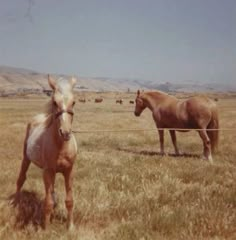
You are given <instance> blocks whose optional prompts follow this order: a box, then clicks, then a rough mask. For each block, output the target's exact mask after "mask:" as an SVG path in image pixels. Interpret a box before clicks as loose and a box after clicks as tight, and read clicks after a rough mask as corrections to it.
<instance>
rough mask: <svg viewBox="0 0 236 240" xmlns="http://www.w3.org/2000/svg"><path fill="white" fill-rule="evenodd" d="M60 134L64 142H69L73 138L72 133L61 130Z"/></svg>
mask: <svg viewBox="0 0 236 240" xmlns="http://www.w3.org/2000/svg"><path fill="white" fill-rule="evenodd" d="M59 134H60V136H61V137H62V139H63V140H64V141H69V140H70V138H71V132H67V131H66V132H63V131H62V130H61V129H59Z"/></svg>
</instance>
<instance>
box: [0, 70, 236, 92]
mask: <svg viewBox="0 0 236 240" xmlns="http://www.w3.org/2000/svg"><path fill="white" fill-rule="evenodd" d="M53 75H54V74H53ZM54 76H55V77H56V78H59V77H64V78H68V77H69V76H66V75H54ZM77 79H78V82H77V86H76V89H77V90H78V91H100V92H103V91H122V92H124V91H129V90H130V91H136V90H137V89H144V90H145V89H159V90H162V91H166V92H204V91H207V92H214V91H215V92H227V91H236V83H231V84H226V83H224V82H223V81H222V83H207V84H199V83H192V82H186V83H181V84H173V83H170V82H167V83H158V82H157V81H145V80H141V79H140V80H131V79H112V78H105V77H100V78H90V77H77ZM47 89H48V83H47V73H39V72H36V71H33V70H28V69H22V68H14V67H7V66H0V95H1V96H9V95H15V94H21V93H31V94H32V93H33V94H39V93H42V92H43V90H47Z"/></svg>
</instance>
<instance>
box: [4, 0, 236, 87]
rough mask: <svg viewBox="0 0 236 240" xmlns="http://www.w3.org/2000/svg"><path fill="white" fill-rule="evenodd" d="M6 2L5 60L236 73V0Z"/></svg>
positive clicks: (171, 73) (27, 64)
mask: <svg viewBox="0 0 236 240" xmlns="http://www.w3.org/2000/svg"><path fill="white" fill-rule="evenodd" d="M30 2H31V3H33V5H29V3H30ZM0 6H1V7H0V65H8V66H16V67H23V68H30V69H34V70H37V71H41V72H45V73H47V72H50V73H66V74H76V75H79V76H88V77H89V76H90V77H113V78H135V79H136V78H137V79H144V80H155V81H156V82H165V81H170V82H181V81H187V80H191V81H196V82H211V81H223V82H228V83H232V82H234V81H236V1H235V0H33V1H30V0H0ZM29 6H30V8H31V9H30V11H28V7H29Z"/></svg>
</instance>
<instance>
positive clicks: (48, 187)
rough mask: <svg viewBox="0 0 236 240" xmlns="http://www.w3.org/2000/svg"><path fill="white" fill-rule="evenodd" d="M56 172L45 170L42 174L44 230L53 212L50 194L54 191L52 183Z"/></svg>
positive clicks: (52, 201)
mask: <svg viewBox="0 0 236 240" xmlns="http://www.w3.org/2000/svg"><path fill="white" fill-rule="evenodd" d="M55 175H56V172H55V171H54V170H51V169H45V170H44V172H43V180H44V186H45V194H46V196H45V200H44V223H43V227H44V229H46V228H47V226H48V224H49V223H50V219H51V215H52V212H53V206H54V200H53V197H52V192H53V191H54V181H55Z"/></svg>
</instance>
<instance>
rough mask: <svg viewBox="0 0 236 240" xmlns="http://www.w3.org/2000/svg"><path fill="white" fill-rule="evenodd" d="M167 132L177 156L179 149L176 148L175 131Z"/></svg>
mask: <svg viewBox="0 0 236 240" xmlns="http://www.w3.org/2000/svg"><path fill="white" fill-rule="evenodd" d="M169 132H170V136H171V140H172V143H173V145H174V148H175V154H176V155H179V149H178V146H177V141H176V133H175V130H169Z"/></svg>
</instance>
